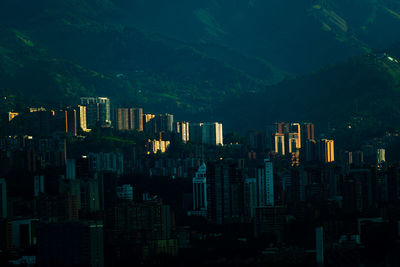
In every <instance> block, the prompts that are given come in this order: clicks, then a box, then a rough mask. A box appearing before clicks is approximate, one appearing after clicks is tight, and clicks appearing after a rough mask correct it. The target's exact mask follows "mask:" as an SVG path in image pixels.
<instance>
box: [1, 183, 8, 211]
mask: <svg viewBox="0 0 400 267" xmlns="http://www.w3.org/2000/svg"><path fill="white" fill-rule="evenodd" d="M0 218H7V185H6V180H5V179H3V178H1V179H0Z"/></svg>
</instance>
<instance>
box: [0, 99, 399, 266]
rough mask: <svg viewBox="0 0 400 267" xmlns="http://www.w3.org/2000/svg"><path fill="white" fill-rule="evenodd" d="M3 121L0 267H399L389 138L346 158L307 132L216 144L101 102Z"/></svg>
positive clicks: (203, 128) (205, 130) (211, 137)
mask: <svg viewBox="0 0 400 267" xmlns="http://www.w3.org/2000/svg"><path fill="white" fill-rule="evenodd" d="M4 116H7V120H6V123H5V124H4V125H3V126H2V130H3V133H2V134H3V136H6V137H2V138H1V139H0V149H1V150H0V162H1V168H0V170H1V171H0V174H1V175H0V177H1V179H0V204H1V205H0V207H1V209H0V211H1V212H0V215H1V216H0V218H1V219H0V241H1V243H0V251H1V257H2V260H3V263H4V264H9V265H10V266H11V265H12V264H14V265H24V266H131V265H132V264H144V265H175V266H177V265H186V264H188V265H191V266H197V265H198V266H201V265H207V264H208V265H214V264H217V263H218V265H222V266H231V265H235V264H240V265H245V266H246V265H262V264H272V266H361V265H362V264H364V265H363V266H369V265H368V264H370V263H371V262H374V263H379V262H381V261H382V257H383V258H384V261H385V262H386V264H392V265H387V266H395V265H396V264H398V263H399V258H398V257H397V254H396V252H397V251H398V248H399V243H398V240H399V238H400V220H399V219H398V215H399V209H398V205H397V204H398V203H399V200H400V165H399V164H398V163H393V164H392V163H391V162H390V161H387V160H386V157H385V156H386V155H385V146H387V144H388V143H389V141H387V140H389V139H390V138H391V139H393V138H398V135H399V134H398V133H387V134H386V135H387V136H386V137H385V138H386V139H385V138H384V139H382V140H379V141H376V140H375V141H376V142H375V144H373V145H368V146H366V147H365V148H363V149H362V150H359V151H343V150H342V149H341V148H337V147H335V141H334V140H332V139H328V138H326V137H322V138H319V137H318V136H320V135H319V134H317V133H318V129H315V127H314V124H313V123H310V122H301V123H298V122H290V123H289V122H275V123H271V124H269V125H264V126H262V125H260V128H261V129H260V130H258V131H248V132H247V133H246V135H245V136H244V137H243V138H236V140H234V139H235V138H232V137H231V136H229V135H225V136H226V138H225V139H224V134H223V125H222V123H220V122H202V123H194V122H179V121H175V120H174V115H173V114H146V113H144V110H143V109H142V108H139V107H118V106H114V105H113V103H112V102H111V100H110V99H109V98H107V97H82V98H81V102H80V103H77V105H75V106H69V107H66V108H64V109H49V108H44V107H26V108H25V109H24V110H21V111H18V112H16V111H14V110H12V111H10V112H8V114H4ZM388 138H389V139H388ZM229 139H230V140H229ZM385 140H386V141H385ZM228 141H229V142H228ZM385 144H386V145H385ZM6 266H8V265H6Z"/></svg>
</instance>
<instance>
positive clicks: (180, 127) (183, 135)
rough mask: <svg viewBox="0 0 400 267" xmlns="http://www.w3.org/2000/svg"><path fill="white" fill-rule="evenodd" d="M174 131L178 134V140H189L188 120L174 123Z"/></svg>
mask: <svg viewBox="0 0 400 267" xmlns="http://www.w3.org/2000/svg"><path fill="white" fill-rule="evenodd" d="M175 132H176V133H177V134H178V137H179V140H180V141H182V142H185V143H186V142H188V141H189V122H177V123H175Z"/></svg>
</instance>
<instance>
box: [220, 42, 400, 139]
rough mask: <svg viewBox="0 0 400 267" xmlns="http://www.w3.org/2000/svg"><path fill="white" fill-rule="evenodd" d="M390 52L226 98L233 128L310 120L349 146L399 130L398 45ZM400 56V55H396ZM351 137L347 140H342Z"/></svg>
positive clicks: (228, 122)
mask: <svg viewBox="0 0 400 267" xmlns="http://www.w3.org/2000/svg"><path fill="white" fill-rule="evenodd" d="M396 48H397V49H395V47H394V48H392V49H391V50H390V51H388V53H378V54H368V55H364V56H361V57H355V58H352V59H350V60H348V61H347V62H345V63H341V64H337V65H332V66H329V67H326V68H324V69H322V70H320V71H318V72H315V73H312V74H309V75H305V76H300V77H298V78H295V79H291V80H286V81H284V82H282V83H280V84H278V85H274V86H270V87H267V88H266V89H265V91H263V92H259V93H255V94H248V95H246V96H242V97H240V98H238V99H237V100H235V101H228V102H227V103H225V104H224V105H222V106H221V109H220V110H218V111H216V114H218V115H217V116H220V117H222V116H223V115H222V114H223V113H224V110H225V109H226V107H235V109H233V110H232V112H230V114H229V116H230V117H229V119H227V120H226V126H227V127H229V128H231V129H232V128H234V129H263V128H264V125H267V124H269V123H272V122H274V121H312V122H314V123H316V124H317V125H318V129H319V130H320V132H324V133H330V134H333V135H334V136H337V137H338V138H341V142H343V143H346V145H357V144H359V142H361V141H362V140H365V138H366V137H369V138H371V137H375V136H377V135H378V134H382V133H383V132H384V131H386V130H394V129H399V126H398V125H399V122H400V58H397V56H396V51H397V53H398V52H400V45H398V46H396ZM397 55H399V56H400V54H397ZM343 138H347V140H343Z"/></svg>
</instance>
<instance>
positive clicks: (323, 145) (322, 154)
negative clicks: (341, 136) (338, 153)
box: [318, 139, 335, 163]
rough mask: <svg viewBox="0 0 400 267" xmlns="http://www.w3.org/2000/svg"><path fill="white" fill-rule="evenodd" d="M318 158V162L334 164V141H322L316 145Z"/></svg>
mask: <svg viewBox="0 0 400 267" xmlns="http://www.w3.org/2000/svg"><path fill="white" fill-rule="evenodd" d="M318 156H319V160H321V161H323V162H326V163H328V162H334V161H335V141H334V140H328V139H322V140H320V141H319V144H318Z"/></svg>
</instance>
